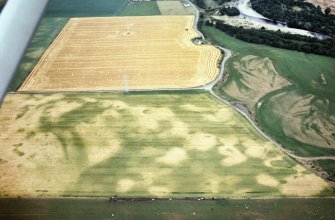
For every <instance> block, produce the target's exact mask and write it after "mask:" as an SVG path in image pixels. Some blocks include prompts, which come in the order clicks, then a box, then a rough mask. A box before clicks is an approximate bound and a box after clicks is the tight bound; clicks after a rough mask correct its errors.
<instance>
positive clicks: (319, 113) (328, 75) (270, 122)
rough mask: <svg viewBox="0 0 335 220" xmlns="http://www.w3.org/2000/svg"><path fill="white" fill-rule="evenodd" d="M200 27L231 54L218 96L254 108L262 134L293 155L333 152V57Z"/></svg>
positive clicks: (334, 108)
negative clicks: (225, 77)
mask: <svg viewBox="0 0 335 220" xmlns="http://www.w3.org/2000/svg"><path fill="white" fill-rule="evenodd" d="M203 31H204V33H205V35H206V36H207V37H208V38H209V39H210V40H212V41H213V42H214V43H217V44H219V45H221V46H223V47H226V48H228V49H231V50H233V51H234V52H235V53H236V56H235V57H234V58H233V59H232V60H231V62H229V63H228V64H227V72H228V73H229V77H228V79H227V81H226V83H225V84H224V86H223V87H222V88H221V89H220V93H221V94H222V95H223V96H225V97H226V98H228V99H229V100H230V101H238V102H242V103H244V104H245V105H246V106H248V107H249V109H250V110H251V111H253V112H254V113H255V112H256V111H257V114H256V115H257V120H258V122H259V124H260V125H261V127H262V128H263V129H264V130H265V131H266V133H268V134H270V135H271V136H272V137H274V138H275V139H276V140H277V141H278V142H279V143H282V144H283V145H284V146H285V147H286V148H288V149H290V150H292V151H294V152H295V153H296V154H297V155H302V156H322V155H335V153H334V152H335V149H334V146H335V133H334V130H335V90H334V89H333V88H334V86H335V77H334V76H335V59H334V58H329V57H324V56H318V55H312V54H305V53H301V52H295V51H289V50H283V49H278V48H273V47H268V46H264V45H258V44H250V43H245V42H243V41H240V40H237V39H235V38H232V37H230V36H228V35H226V34H224V33H223V32H221V31H219V30H217V29H215V28H213V27H208V26H203ZM250 57H252V58H253V60H252V61H250V62H249V63H246V61H245V60H247V59H250ZM264 60H265V61H266V62H265V61H264ZM246 64H248V65H246ZM245 67H246V68H245ZM270 67H271V68H270ZM272 67H273V68H272ZM255 70H256V71H255ZM278 74H279V76H280V77H284V78H282V79H280V80H279V82H280V83H276V81H275V80H274V79H276V78H274V77H278ZM321 74H323V75H324V77H325V79H326V81H327V84H326V85H323V84H322V83H321V82H322V81H321ZM285 81H286V82H288V83H289V84H286V83H284V84H282V82H285ZM277 82H278V80H277ZM276 85H277V86H276ZM264 96H265V97H264ZM250 106H251V107H250ZM257 106H258V108H257ZM252 107H253V108H254V109H253V108H252ZM255 109H256V111H255Z"/></svg>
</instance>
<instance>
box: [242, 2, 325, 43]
mask: <svg viewBox="0 0 335 220" xmlns="http://www.w3.org/2000/svg"><path fill="white" fill-rule="evenodd" d="M250 4H251V3H250V0H238V2H237V3H236V7H237V8H238V10H240V13H241V15H240V16H241V17H242V18H243V19H246V20H247V21H249V22H253V23H256V24H259V25H263V26H265V27H266V26H269V25H270V26H271V27H272V28H276V29H279V30H281V31H283V32H291V33H293V34H300V35H305V36H310V37H316V38H318V39H321V40H323V39H328V38H331V37H330V36H328V35H325V34H321V33H317V32H311V31H307V30H303V29H297V28H290V27H288V26H287V25H286V23H285V22H276V21H273V20H271V19H269V18H266V17H264V16H263V15H261V14H259V13H258V12H256V11H254V10H253V9H252V8H251V7H250Z"/></svg>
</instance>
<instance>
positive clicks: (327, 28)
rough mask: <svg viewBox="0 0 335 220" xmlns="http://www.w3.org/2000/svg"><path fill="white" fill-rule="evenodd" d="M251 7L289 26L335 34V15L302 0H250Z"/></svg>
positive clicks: (328, 9)
mask: <svg viewBox="0 0 335 220" xmlns="http://www.w3.org/2000/svg"><path fill="white" fill-rule="evenodd" d="M251 7H252V8H253V9H254V10H255V11H257V12H258V13H260V14H261V15H263V16H264V17H267V18H270V19H272V20H274V21H281V22H286V23H287V26H289V27H291V28H299V29H305V30H309V31H313V32H320V33H324V34H329V35H335V15H332V14H330V12H331V9H330V8H327V9H326V10H325V11H322V10H321V7H320V6H314V5H313V4H311V3H309V2H305V1H304V0H271V1H270V0H251Z"/></svg>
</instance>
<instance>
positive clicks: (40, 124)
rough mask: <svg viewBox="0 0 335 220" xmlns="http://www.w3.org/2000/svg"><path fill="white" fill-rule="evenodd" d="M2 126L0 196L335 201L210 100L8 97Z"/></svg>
mask: <svg viewBox="0 0 335 220" xmlns="http://www.w3.org/2000/svg"><path fill="white" fill-rule="evenodd" d="M153 94H154V95H153ZM0 124H1V126H0V139H1V140H3V141H2V142H1V144H0V155H1V156H0V158H1V161H2V162H1V164H0V178H1V179H2V181H1V182H0V189H1V191H0V196H2V197H4V196H5V197H6V196H9V197H12V196H28V197H29V196H111V195H120V196H145V197H148V196H153V197H170V196H172V197H195V196H206V197H211V196H216V197H230V198H236V197H238V198H247V197H273V196H275V197H278V196H310V195H319V196H320V195H321V196H322V195H332V192H331V190H330V188H329V187H328V185H327V184H326V183H325V182H324V181H323V180H322V179H321V178H319V177H317V176H315V175H314V174H312V173H311V172H310V171H308V170H306V169H304V168H303V167H302V166H300V165H298V164H297V163H296V162H295V161H293V160H292V159H290V158H289V157H287V156H286V155H284V154H283V153H282V152H281V151H280V150H278V149H277V148H275V147H274V146H273V145H272V144H271V143H269V142H268V141H266V140H265V139H264V138H262V137H261V136H260V135H259V134H258V132H257V131H256V130H255V129H254V128H253V127H252V126H251V125H250V124H249V122H248V121H247V120H245V119H244V118H243V117H242V116H241V115H239V114H238V113H237V112H235V111H234V110H232V109H231V108H230V107H229V106H227V105H226V104H223V103H221V102H220V101H219V100H217V99H216V98H214V97H213V96H211V95H210V94H208V93H205V92H171V93H158V92H157V93H131V94H129V95H123V94H85V95H83V94H73V95H70V94H68V95H61V94H55V95H22V94H20V95H9V96H8V97H7V99H6V102H5V104H4V105H3V107H2V109H1V113H0Z"/></svg>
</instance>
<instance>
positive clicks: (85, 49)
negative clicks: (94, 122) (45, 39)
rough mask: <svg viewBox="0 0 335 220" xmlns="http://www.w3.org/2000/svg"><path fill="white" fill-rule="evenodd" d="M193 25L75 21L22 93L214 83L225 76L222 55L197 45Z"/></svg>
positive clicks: (189, 19) (186, 20) (171, 20)
mask: <svg viewBox="0 0 335 220" xmlns="http://www.w3.org/2000/svg"><path fill="white" fill-rule="evenodd" d="M162 24H164V25H162ZM193 25H194V16H145V17H112V18H78V19H71V20H70V21H69V23H68V24H67V25H66V27H65V28H64V29H63V31H62V32H61V34H60V35H59V36H58V37H57V39H56V40H55V41H54V43H53V44H52V45H51V46H50V47H49V49H48V50H47V51H46V53H45V54H44V56H43V57H42V59H41V60H40V62H39V63H38V64H37V65H36V67H35V68H34V70H33V71H32V72H31V74H30V75H29V77H28V78H27V79H26V81H25V82H24V83H23V84H22V86H21V87H20V89H19V91H59V90H60V91H83V90H84V91H85V90H124V89H126V88H128V89H154V88H188V87H196V86H201V85H204V84H207V83H210V82H211V81H213V80H214V79H215V78H216V77H217V75H218V73H219V65H218V63H219V59H220V57H221V52H220V50H219V49H217V48H215V47H213V46H210V45H199V46H196V45H195V44H193V43H192V41H191V40H192V39H193V38H195V37H198V34H197V33H196V32H195V30H194V28H193ZM172 75H173V77H171V76H172Z"/></svg>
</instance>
